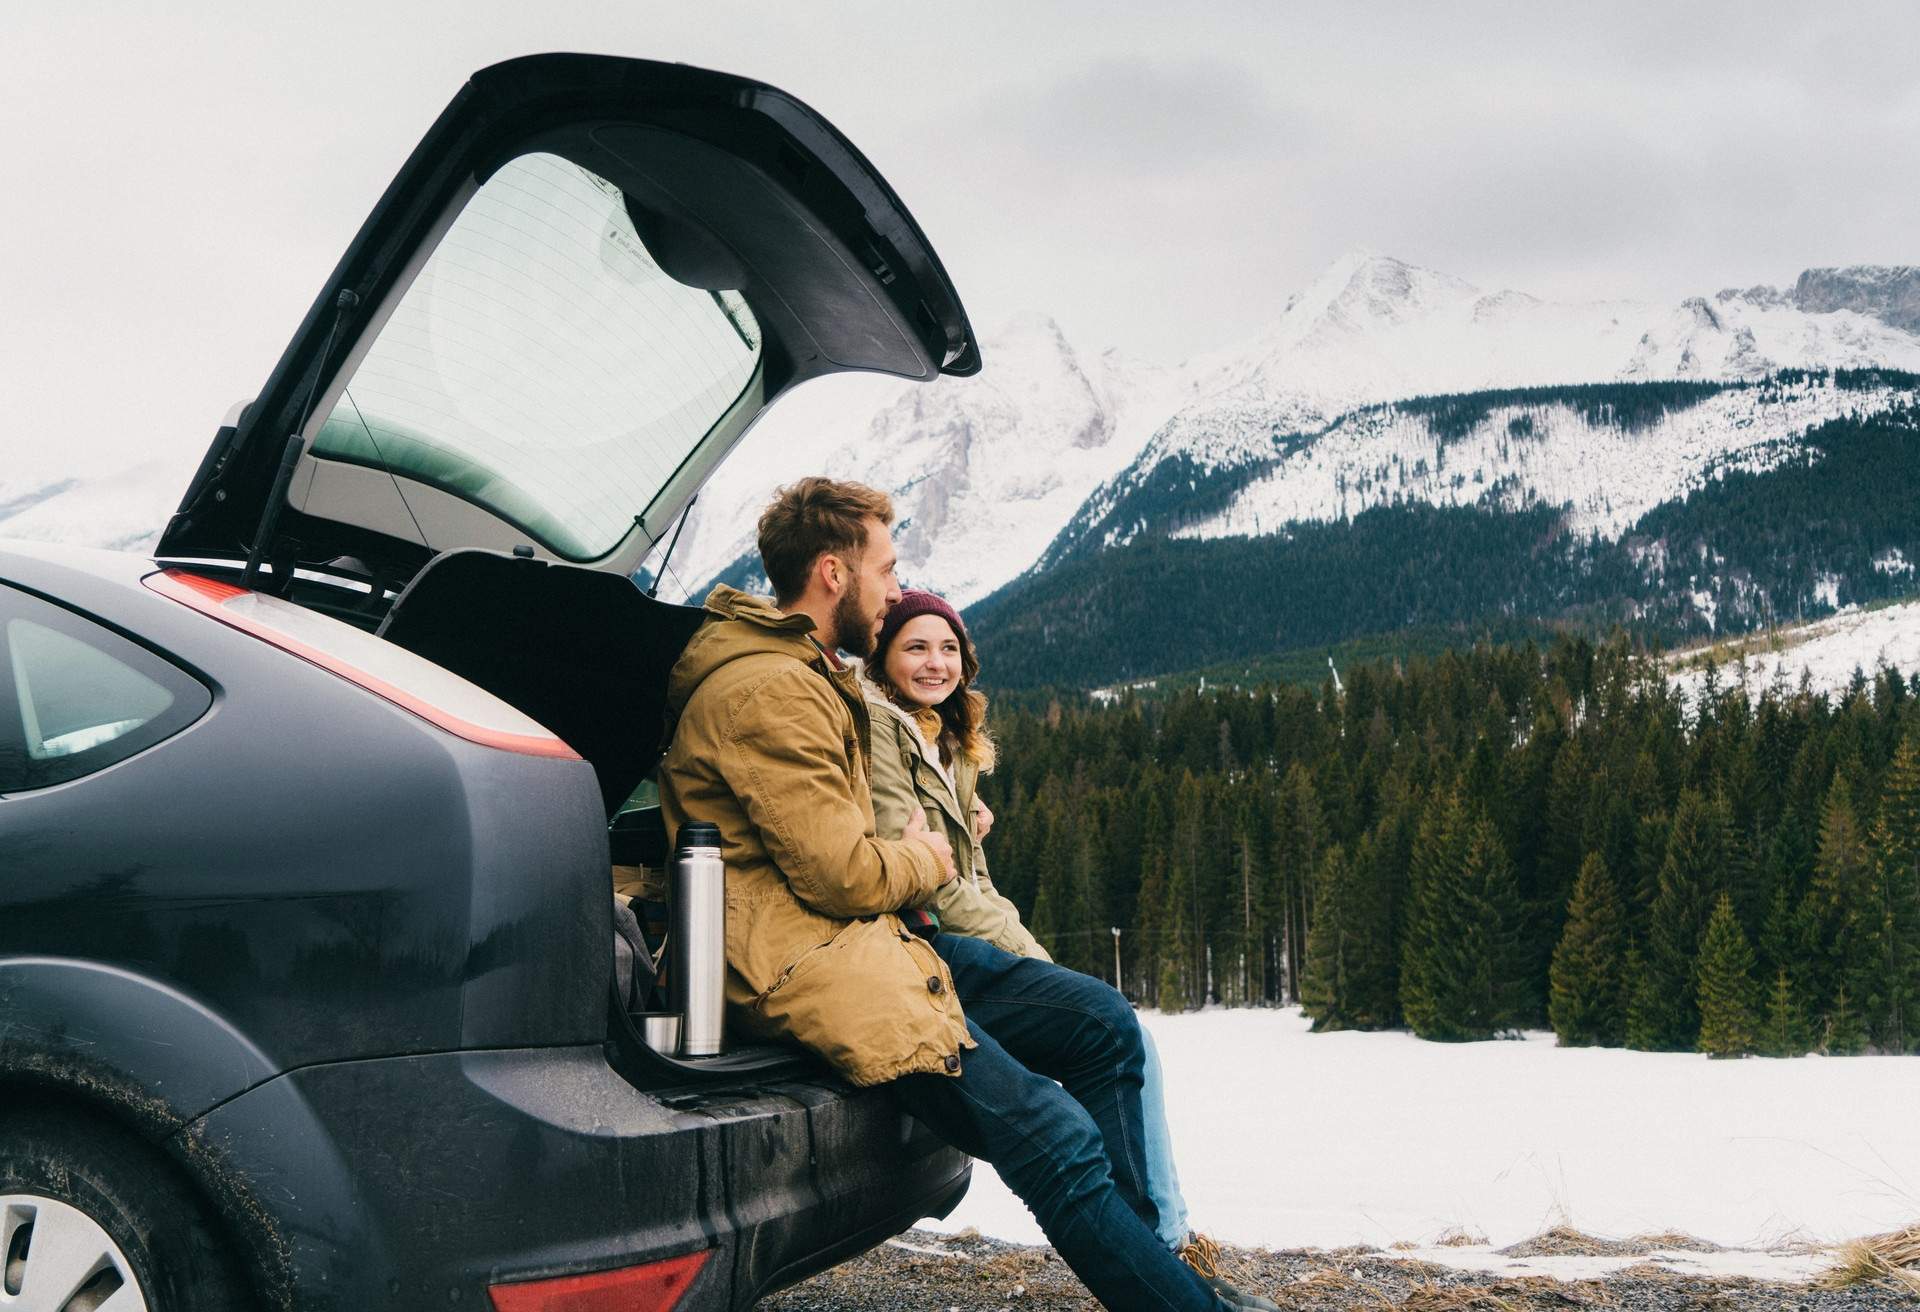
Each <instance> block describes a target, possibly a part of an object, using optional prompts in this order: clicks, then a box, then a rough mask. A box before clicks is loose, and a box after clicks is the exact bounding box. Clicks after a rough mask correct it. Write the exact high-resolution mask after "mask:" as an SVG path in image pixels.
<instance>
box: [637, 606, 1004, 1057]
mask: <svg viewBox="0 0 1920 1312" xmlns="http://www.w3.org/2000/svg"><path fill="white" fill-rule="evenodd" d="M707 610H708V612H709V616H708V619H707V621H706V623H705V624H704V625H703V626H702V627H701V628H700V630H699V632H697V633H696V634H694V636H693V640H692V641H691V642H689V643H688V644H687V649H686V651H685V652H683V653H682V654H681V656H680V659H679V661H678V662H676V663H675V665H674V667H673V672H672V674H671V675H670V676H669V679H668V683H667V713H668V716H669V718H670V721H671V722H672V723H673V729H672V733H673V740H672V744H671V746H670V747H669V748H668V750H667V754H666V758H665V759H664V760H663V761H662V763H661V766H660V807H661V812H662V816H663V818H664V819H665V821H666V824H667V831H668V833H669V834H670V835H671V834H677V833H678V832H679V829H680V826H681V825H683V824H685V823H687V822H688V821H689V820H705V821H708V822H709V823H712V824H714V825H717V826H718V827H719V829H720V858H721V860H722V861H723V862H724V863H725V865H726V868H727V990H726V992H727V1012H728V1019H729V1021H730V1022H731V1023H732V1024H733V1025H734V1026H735V1027H736V1028H738V1029H740V1030H742V1031H744V1032H746V1033H748V1034H751V1035H754V1036H756V1037H759V1038H767V1039H790V1040H793V1041H795V1042H798V1043H800V1044H802V1045H803V1046H805V1047H807V1048H810V1049H812V1050H813V1051H814V1052H816V1053H818V1054H819V1055H820V1056H822V1057H823V1058H825V1059H826V1060H827V1061H828V1062H829V1063H830V1064H832V1065H833V1067H834V1068H835V1069H837V1070H838V1071H839V1072H840V1073H841V1074H843V1075H844V1076H846V1078H847V1079H849V1080H851V1081H852V1082H853V1083H855V1084H863V1085H864V1084H879V1083H883V1082H885V1081H887V1080H891V1079H896V1078H898V1077H899V1076H902V1075H908V1074H913V1073H915V1072H927V1073H931V1074H955V1073H957V1072H958V1070H959V1068H960V1063H959V1056H960V1052H961V1050H962V1049H963V1048H968V1047H971V1046H972V1040H971V1039H969V1038H968V1036H967V1027H966V1021H965V1018H964V1017H963V1016H962V1015H961V1011H960V1003H959V1001H958V1000H957V999H956V998H955V997H954V993H953V977H952V976H951V975H950V974H949V973H948V971H947V966H946V963H945V962H943V961H942V960H940V957H939V955H938V954H937V953H935V952H934V950H933V948H932V947H931V946H930V945H929V944H928V943H927V942H926V941H925V940H924V939H920V938H916V937H915V936H914V935H912V934H910V933H908V932H907V930H906V928H905V926H904V925H902V923H901V922H900V919H899V918H898V917H897V916H895V915H893V914H892V913H893V912H895V911H898V910H900V909H901V908H903V907H909V906H916V905H919V904H920V903H923V902H925V901H927V900H928V899H930V898H931V897H932V896H933V894H934V893H935V891H936V890H937V889H938V888H939V886H940V883H941V880H942V878H943V873H942V871H941V869H940V866H939V862H938V861H937V860H936V859H935V857H934V855H933V853H932V852H931V851H929V850H928V849H927V848H926V847H925V846H923V845H922V844H919V843H914V842H907V841H890V840H887V839H882V838H877V837H875V836H874V823H873V800H872V796H871V793H870V789H869V777H868V765H867V762H868V751H869V748H868V733H869V726H868V719H867V708H866V705H865V703H864V701H863V700H862V698H861V694H860V689H859V686H858V683H857V681H856V676H855V674H854V672H853V671H851V670H843V669H836V668H834V667H833V666H832V665H831V664H830V663H829V662H828V660H827V659H826V656H825V654H824V653H822V651H821V650H820V648H819V646H818V645H817V644H815V642H814V641H813V640H812V638H811V637H809V636H808V635H809V633H810V631H811V630H812V628H813V621H812V620H811V619H809V618H808V617H806V616H804V615H786V614H784V613H782V612H781V611H780V610H779V609H777V608H776V607H775V606H774V605H773V603H772V602H770V601H768V600H766V599H764V598H761V597H755V596H751V595H749V594H747V593H744V592H740V591H738V590H737V589H734V588H729V587H724V586H722V587H717V588H715V589H714V590H713V592H712V594H711V595H709V596H708V598H707ZM676 717H677V718H676Z"/></svg>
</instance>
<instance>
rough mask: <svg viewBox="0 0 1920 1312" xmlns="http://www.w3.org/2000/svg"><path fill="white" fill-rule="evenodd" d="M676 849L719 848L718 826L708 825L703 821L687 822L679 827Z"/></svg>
mask: <svg viewBox="0 0 1920 1312" xmlns="http://www.w3.org/2000/svg"><path fill="white" fill-rule="evenodd" d="M675 846H676V847H678V848H681V849H685V848H689V847H718V846H720V826H719V825H715V824H709V823H707V822H706V821H705V820H689V821H688V822H687V823H686V824H683V825H681V826H680V841H679V842H678V843H677V844H675Z"/></svg>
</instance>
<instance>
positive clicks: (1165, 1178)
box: [1140, 1027, 1187, 1252]
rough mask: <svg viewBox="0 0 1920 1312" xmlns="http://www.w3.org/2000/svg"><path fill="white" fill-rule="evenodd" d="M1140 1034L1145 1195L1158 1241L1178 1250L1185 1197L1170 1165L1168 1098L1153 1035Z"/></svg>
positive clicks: (1182, 1234) (1182, 1240) (1184, 1218)
mask: <svg viewBox="0 0 1920 1312" xmlns="http://www.w3.org/2000/svg"><path fill="white" fill-rule="evenodd" d="M1140 1038H1141V1041H1142V1043H1143V1045H1144V1046H1145V1048H1146V1056H1147V1063H1146V1071H1145V1073H1144V1078H1143V1081H1142V1084H1141V1089H1140V1108H1141V1115H1142V1117H1143V1119H1144V1121H1145V1129H1146V1136H1147V1197H1149V1198H1151V1199H1152V1200H1153V1208H1154V1211H1155V1212H1156V1213H1158V1214H1159V1218H1160V1219H1159V1221H1158V1222H1157V1223H1156V1224H1155V1226H1154V1233H1156V1234H1158V1235H1159V1236H1160V1242H1161V1243H1163V1244H1165V1245H1166V1246H1167V1247H1168V1248H1170V1249H1172V1250H1173V1251H1175V1252H1178V1251H1179V1250H1180V1248H1181V1246H1182V1245H1184V1244H1185V1243H1186V1242H1187V1200H1186V1198H1185V1196H1184V1195H1182V1194H1181V1192H1180V1172H1179V1171H1178V1170H1177V1169H1175V1167H1174V1165H1173V1136H1172V1135H1171V1134H1169V1133H1168V1131H1167V1101H1166V1094H1165V1087H1164V1084H1163V1082H1162V1080H1161V1078H1160V1050H1159V1049H1158V1048H1156V1047H1154V1046H1153V1035H1151V1034H1149V1033H1147V1031H1146V1029H1145V1028H1144V1027H1143V1028H1142V1029H1141V1031H1140Z"/></svg>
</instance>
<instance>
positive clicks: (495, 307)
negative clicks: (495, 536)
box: [313, 154, 761, 560]
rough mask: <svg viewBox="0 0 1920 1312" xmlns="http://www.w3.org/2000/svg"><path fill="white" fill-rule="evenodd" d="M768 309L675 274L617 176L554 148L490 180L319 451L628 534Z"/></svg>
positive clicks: (579, 551)
mask: <svg viewBox="0 0 1920 1312" xmlns="http://www.w3.org/2000/svg"><path fill="white" fill-rule="evenodd" d="M760 353H761V332H760V325H759V323H758V322H757V321H756V320H755V318H754V316H753V313H752V311H751V310H749V309H748V308H747V304H746V302H745V301H744V300H743V299H742V298H741V297H740V296H738V295H737V294H735V293H733V292H728V291H718V292H714V291H703V290H700V289H697V288H692V287H687V286H685V285H683V284H681V283H678V282H675V281H674V280H673V279H672V278H670V277H668V276H667V275H666V273H665V272H663V271H662V270H661V268H660V266H659V265H658V264H657V263H656V262H655V261H654V259H653V257H652V256H651V255H649V254H648V252H647V248H646V246H645V244H644V243H643V242H642V241H641V240H640V237H639V234H638V233H637V232H636V231H635V229H634V226H633V221H632V219H631V218H630V217H629V216H628V214H627V209H626V204H625V199H624V197H623V195H622V193H621V191H620V189H619V188H618V187H616V186H614V185H613V184H612V183H610V182H607V181H606V180H605V179H603V178H600V177H598V176H597V175H595V174H593V173H591V172H589V171H587V170H586V169H583V168H581V167H579V166H578V165H576V164H573V163H570V162H568V161H567V160H564V159H561V158H559V157H558V156H554V155H547V154H532V155H523V156H521V157H520V158H518V159H515V160H513V161H511V162H509V163H508V164H506V165H505V166H503V167H502V168H501V169H500V170H499V171H498V172H496V173H495V174H494V175H493V176H492V177H491V178H489V179H488V180H487V182H486V183H485V185H483V186H482V187H481V188H480V189H479V190H478V191H477V192H476V193H475V194H474V196H473V197H472V199H471V200H469V202H468V203H467V205H466V206H465V207H464V208H463V209H462V210H461V212H460V214H459V215H458V217H456V218H455V220H454V222H453V225H452V227H451V228H450V229H449V231H448V232H447V233H446V235H445V236H444V237H443V238H442V239H441V241H440V244H439V245H438V246H437V247H436V248H435V250H434V252H433V254H432V255H431V256H430V257H429V258H428V260H427V262H426V264H425V265H424V267H423V268H422V269H421V271H420V273H419V274H418V276H417V277H415V279H414V281H413V283H412V284H411V285H410V286H409V287H408V289H407V291H406V293H405V295H404V296H403V297H402V298H401V301H400V304H399V305H398V306H397V307H396V308H395V310H394V313H393V315H392V316H391V317H390V318H389V319H388V321H387V322H386V324H385V325H383V326H382V328H381V330H380V332H379V335H378V336H377V337H376V339H375V340H374V342H373V344H372V346H371V347H370V348H369V349H368V351H367V353H366V355H365V357H364V358H363V359H362V360H361V361H360V362H359V364H358V366H357V367H356V368H355V370H354V372H353V375H352V377H351V379H350V381H349V382H348V384H347V387H346V390H345V392H344V394H343V395H342V396H341V398H340V400H339V402H338V403H337V404H336V405H335V406H334V407H333V410H332V412H331V413H330V414H329V416H328V418H327V420H326V422H325V423H324V425H323V426H322V427H321V429H320V431H319V433H318V434H317V435H316V436H315V439H314V443H313V451H314V454H315V455H318V456H324V457H329V458H332V459H337V460H347V461H352V462H354V463H358V464H364V465H369V466H372V467H374V468H383V469H391V470H393V471H395V472H396V473H401V474H405V475H407V476H409V477H411V478H414V479H418V480H420V481H422V482H424V483H427V484H430V485H432V486H435V487H438V488H440V489H441V490H443V491H447V492H451V493H454V494H455V495H458V496H461V497H464V498H465V499H467V500H469V501H472V502H475V503H477V504H478V505H481V506H484V507H486V508H487V509H488V510H490V511H492V512H493V513H495V514H496V515H499V516H500V517H501V518H504V519H506V520H508V521H509V522H511V523H513V524H515V525H517V526H518V527H520V528H521V529H523V530H525V531H526V532H527V533H528V534H530V535H531V536H532V537H533V538H534V539H535V540H536V541H538V542H540V543H541V544H542V545H544V546H545V547H547V548H548V549H549V550H551V551H553V552H555V553H557V554H559V555H562V556H565V557H567V558H569V559H573V560H592V559H596V558H598V557H600V556H603V555H605V554H606V553H607V552H608V551H610V550H612V549H613V547H614V546H616V545H617V544H618V543H619V542H620V541H621V539H622V538H624V537H625V536H626V535H627V533H628V531H629V530H630V529H631V528H632V527H633V522H634V518H635V516H637V515H639V514H641V513H642V512H643V511H645V510H646V508H647V506H648V504H649V503H650V502H651V501H652V500H653V498H654V496H655V495H656V494H657V493H658V492H659V491H660V489H661V488H662V487H663V486H665V484H666V483H667V481H668V479H669V478H670V477H671V476H672V475H673V472H674V471H675V470H676V469H677V468H679V466H680V464H681V462H682V461H684V460H685V459H686V458H687V456H688V455H689V454H691V453H692V452H693V450H694V449H695V448H696V447H697V446H698V445H699V444H700V441H701V439H702V438H704V437H705V436H706V435H707V433H708V432H710V431H711V430H712V429H713V427H714V425H715V424H716V423H717V422H718V421H719V420H720V419H721V418H722V417H723V416H724V415H725V414H726V413H727V411H728V410H730V409H731V408H732V407H733V405H734V403H735V402H736V401H737V400H738V399H739V398H740V396H741V395H742V393H743V392H745V391H746V389H747V387H748V386H749V384H750V383H751V382H752V381H753V379H754V377H755V376H756V374H757V373H758V370H759V365H760Z"/></svg>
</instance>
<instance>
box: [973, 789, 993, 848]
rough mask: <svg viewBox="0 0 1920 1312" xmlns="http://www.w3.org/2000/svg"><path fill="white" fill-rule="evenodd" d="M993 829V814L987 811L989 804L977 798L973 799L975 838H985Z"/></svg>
mask: <svg viewBox="0 0 1920 1312" xmlns="http://www.w3.org/2000/svg"><path fill="white" fill-rule="evenodd" d="M992 828H993V812H992V811H990V810H988V809H987V804H986V803H985V802H983V801H981V800H980V799H979V798H977V797H976V798H974V799H973V836H974V837H975V838H985V837H986V836H987V832H988V831H989V830H991V829H992Z"/></svg>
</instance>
